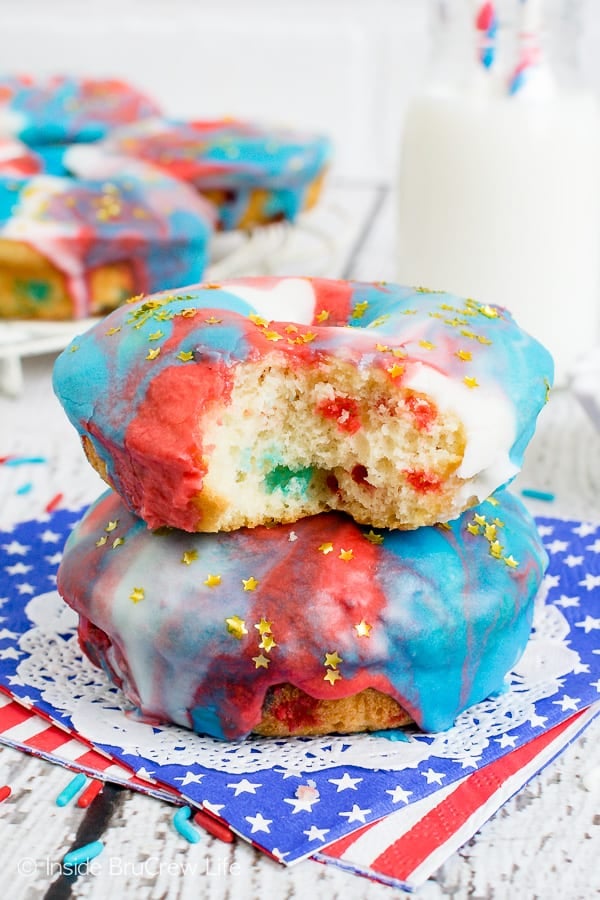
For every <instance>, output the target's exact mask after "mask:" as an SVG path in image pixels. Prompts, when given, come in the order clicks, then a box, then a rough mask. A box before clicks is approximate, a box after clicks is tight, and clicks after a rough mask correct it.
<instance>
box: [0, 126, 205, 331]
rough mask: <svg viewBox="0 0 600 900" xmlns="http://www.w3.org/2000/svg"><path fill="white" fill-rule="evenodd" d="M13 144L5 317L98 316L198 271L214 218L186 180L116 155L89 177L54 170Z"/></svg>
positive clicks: (3, 186)
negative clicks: (49, 171) (47, 170)
mask: <svg viewBox="0 0 600 900" xmlns="http://www.w3.org/2000/svg"><path fill="white" fill-rule="evenodd" d="M15 147H18V144H17V143H16V142H13V150H12V156H11V155H10V154H9V155H8V156H5V157H4V158H2V155H1V154H0V317H4V318H28V319H42V320H65V319H79V318H83V317H86V316H96V315H99V314H102V313H106V312H108V311H110V310H111V309H114V308H115V307H116V306H118V305H119V304H120V303H122V302H123V301H124V300H125V299H126V298H127V297H131V296H133V295H136V294H140V293H144V292H146V291H154V290H161V289H164V288H168V287H171V286H174V285H177V284H181V283H182V282H185V281H189V280H194V279H198V278H200V277H202V273H203V271H204V266H205V263H206V257H207V249H208V242H209V239H210V236H211V234H212V226H213V222H214V215H213V211H212V209H211V208H210V206H209V205H208V204H207V203H206V201H204V200H203V199H202V198H201V197H199V196H198V195H197V194H196V192H195V191H194V190H193V189H192V188H190V187H189V186H188V185H186V184H183V183H181V182H179V181H177V180H176V179H174V178H170V177H169V176H167V175H164V174H163V173H161V172H158V171H157V170H156V169H154V168H153V167H150V166H147V165H144V164H143V163H139V162H135V161H133V160H127V159H126V160H118V159H117V158H114V159H110V160H105V161H104V164H103V166H102V168H101V169H100V168H99V167H97V166H96V167H95V170H94V177H93V178H90V177H87V174H86V172H85V171H84V169H83V167H82V168H81V170H79V172H78V173H77V175H78V176H80V177H74V176H67V175H63V176H55V175H48V174H45V173H44V171H43V168H44V159H43V158H42V157H41V156H39V155H38V154H36V153H35V152H34V151H32V150H30V151H29V152H28V153H27V152H25V154H24V156H23V157H22V158H20V157H19V156H18V152H17V150H16V149H15ZM0 149H1V148H0ZM24 150H25V151H27V148H24ZM24 165H25V166H27V167H29V171H32V172H33V174H31V175H30V176H29V177H27V176H25V175H18V174H15V168H17V169H19V168H21V170H22V169H23V166H24ZM36 166H37V169H38V171H37V172H36Z"/></svg>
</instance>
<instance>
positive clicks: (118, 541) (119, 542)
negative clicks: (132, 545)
mask: <svg viewBox="0 0 600 900" xmlns="http://www.w3.org/2000/svg"><path fill="white" fill-rule="evenodd" d="M124 543H125V538H122V537H118V538H115V539H114V541H113V542H112V548H113V550H116V549H117V547H122V546H123V544H124Z"/></svg>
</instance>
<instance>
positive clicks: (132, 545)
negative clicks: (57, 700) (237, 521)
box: [58, 491, 546, 740]
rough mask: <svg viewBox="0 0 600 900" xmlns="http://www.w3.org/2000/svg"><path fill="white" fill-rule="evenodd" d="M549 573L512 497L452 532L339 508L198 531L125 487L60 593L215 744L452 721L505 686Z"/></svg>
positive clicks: (96, 645)
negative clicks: (131, 501) (127, 498)
mask: <svg viewBox="0 0 600 900" xmlns="http://www.w3.org/2000/svg"><path fill="white" fill-rule="evenodd" d="M545 565H546V555H545V551H544V550H543V548H542V545H541V543H540V540H539V538H538V536H537V533H536V529H535V525H534V523H533V521H532V520H531V518H530V517H529V515H528V514H527V512H526V511H525V510H524V508H523V506H522V505H521V504H520V502H519V501H518V500H517V499H516V498H514V497H512V496H510V495H509V494H508V493H507V492H506V491H503V492H499V493H498V495H497V496H495V497H492V498H490V499H489V500H488V501H486V502H485V503H483V504H482V505H481V506H479V507H478V508H477V509H475V510H473V511H470V512H468V513H465V514H464V515H463V516H461V517H460V518H459V519H457V520H455V521H454V522H452V523H450V524H448V525H447V526H444V527H441V526H434V527H429V528H421V529H418V530H416V531H393V532H389V531H384V532H382V531H379V530H374V529H367V528H365V527H363V528H361V527H359V526H357V525H356V524H355V523H354V522H353V521H352V520H351V519H349V518H348V517H346V516H344V515H343V514H340V513H326V514H323V515H320V516H313V517H311V518H307V519H303V520H302V521H301V522H298V523H297V524H296V525H293V526H292V525H281V526H276V527H273V528H264V527H259V528H254V529H242V530H240V531H236V532H233V533H231V534H217V535H208V534H202V535H190V534H186V533H184V532H181V531H174V530H168V529H161V530H160V531H158V532H151V531H149V530H148V529H147V528H146V526H145V525H144V523H143V522H142V521H141V520H140V519H137V518H135V517H134V516H133V515H132V514H131V513H130V512H129V511H128V510H127V508H126V507H125V506H124V505H123V504H122V502H121V500H120V499H119V497H117V496H116V495H115V494H113V493H108V494H105V495H104V496H103V497H102V498H100V500H99V501H97V502H96V504H95V505H94V506H92V507H91V509H90V510H89V511H88V512H87V513H86V515H85V516H84V518H83V520H82V521H81V522H80V523H79V525H78V526H77V527H76V528H75V530H74V532H73V533H72V534H71V536H70V537H69V539H68V542H67V545H66V548H65V551H64V555H63V559H62V562H61V564H60V567H59V572H58V590H59V592H60V594H61V595H62V597H63V598H64V599H65V601H66V602H67V603H68V604H69V605H70V606H72V607H73V609H74V610H75V611H76V612H77V613H78V614H79V638H80V642H81V646H82V648H83V650H84V652H85V653H86V654H87V655H88V656H89V658H90V659H91V660H92V662H93V663H95V664H96V665H98V666H101V667H102V668H103V669H104V670H105V671H106V672H107V673H108V674H109V675H110V676H111V677H112V679H113V680H114V681H115V683H116V684H117V685H119V687H121V688H122V690H123V692H124V693H125V695H126V696H127V697H128V698H129V700H130V701H131V702H132V703H133V704H134V706H135V707H136V708H137V710H138V712H139V713H141V714H142V715H143V716H145V717H146V718H147V719H150V720H154V721H158V722H164V721H170V722H175V723H177V724H179V725H184V726H186V727H189V728H193V729H194V730H196V731H197V732H201V733H205V734H209V735H212V736H213V737H216V738H221V739H228V740H233V739H236V738H241V737H244V736H245V735H247V734H249V733H250V732H252V731H254V732H258V733H259V734H265V735H292V734H321V733H329V732H352V731H362V730H365V729H378V728H389V727H397V726H399V725H402V724H404V723H406V722H407V721H408V719H409V717H410V719H412V720H414V721H415V722H416V723H417V724H418V725H419V726H420V727H421V728H422V729H424V730H426V731H440V730H443V729H446V728H448V727H449V726H451V725H452V723H453V722H454V720H455V718H456V716H457V715H458V714H459V713H460V712H461V711H462V710H464V709H465V708H467V707H468V706H470V705H471V704H473V703H476V702H478V701H480V700H483V699H484V698H486V697H488V696H489V695H490V694H491V693H493V692H496V691H499V690H500V689H501V688H502V687H503V680H504V677H505V675H506V673H507V672H508V671H509V670H510V669H511V668H512V667H513V666H514V665H515V663H516V662H517V660H518V658H519V657H520V655H521V653H522V652H523V650H524V648H525V645H526V643H527V640H528V636H529V632H530V627H531V619H532V609H533V598H534V595H535V593H536V591H537V588H538V586H539V584H540V581H541V578H542V575H543V571H544V568H545Z"/></svg>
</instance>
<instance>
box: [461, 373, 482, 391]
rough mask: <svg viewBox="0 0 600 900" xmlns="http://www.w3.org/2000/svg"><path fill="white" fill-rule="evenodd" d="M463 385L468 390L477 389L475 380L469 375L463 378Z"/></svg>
mask: <svg viewBox="0 0 600 900" xmlns="http://www.w3.org/2000/svg"><path fill="white" fill-rule="evenodd" d="M463 381H464V383H465V384H466V386H467V387H468V388H476V387H479V382H478V381H477V379H476V378H472V377H471V376H470V375H465V377H464V378H463Z"/></svg>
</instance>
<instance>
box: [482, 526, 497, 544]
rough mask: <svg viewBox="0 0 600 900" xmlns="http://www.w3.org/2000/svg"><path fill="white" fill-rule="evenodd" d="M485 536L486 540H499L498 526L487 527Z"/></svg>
mask: <svg viewBox="0 0 600 900" xmlns="http://www.w3.org/2000/svg"><path fill="white" fill-rule="evenodd" d="M484 535H485V538H486V540H488V541H495V540H497V537H498V535H497V534H496V526H495V525H486V526H485V531H484Z"/></svg>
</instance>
